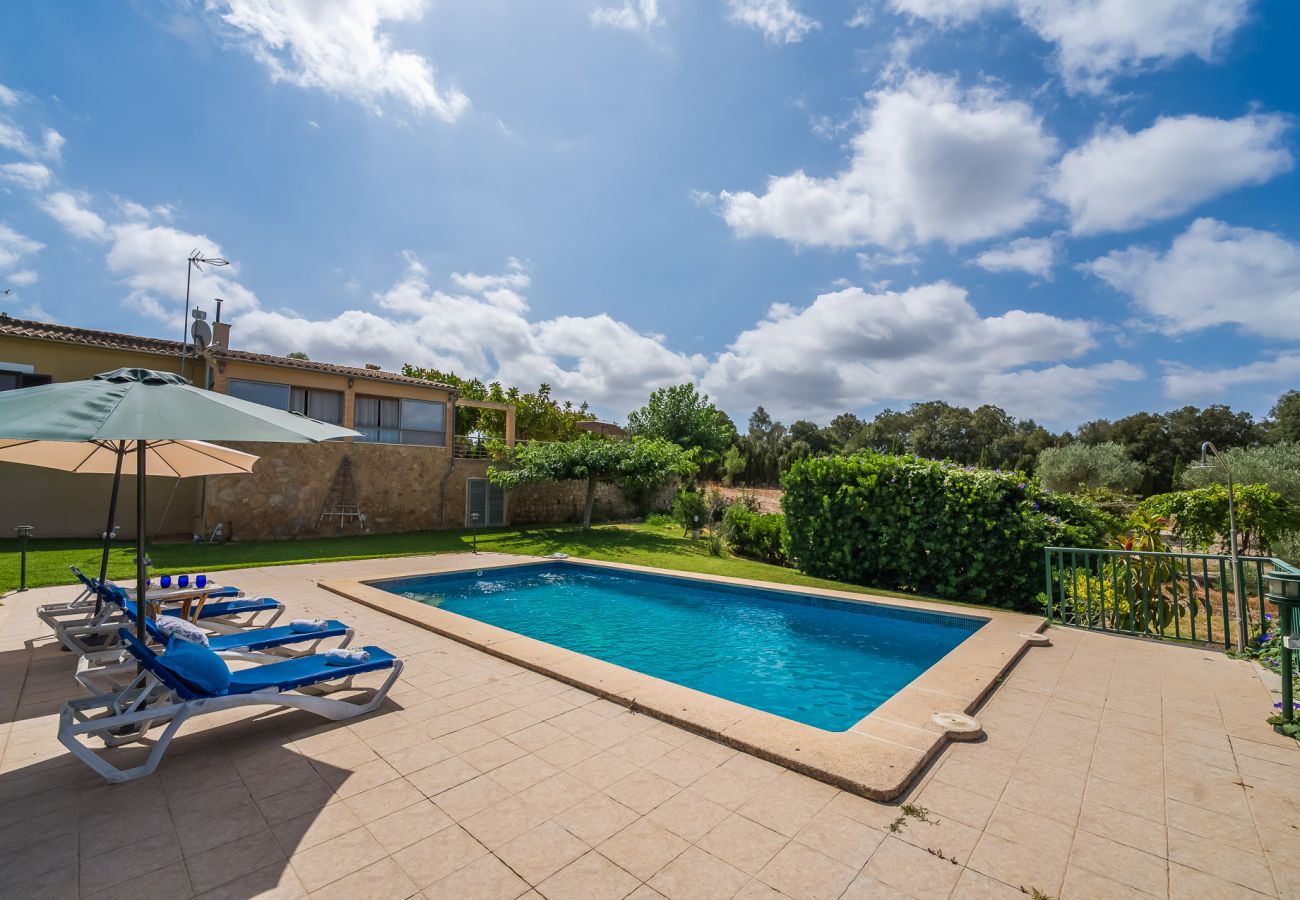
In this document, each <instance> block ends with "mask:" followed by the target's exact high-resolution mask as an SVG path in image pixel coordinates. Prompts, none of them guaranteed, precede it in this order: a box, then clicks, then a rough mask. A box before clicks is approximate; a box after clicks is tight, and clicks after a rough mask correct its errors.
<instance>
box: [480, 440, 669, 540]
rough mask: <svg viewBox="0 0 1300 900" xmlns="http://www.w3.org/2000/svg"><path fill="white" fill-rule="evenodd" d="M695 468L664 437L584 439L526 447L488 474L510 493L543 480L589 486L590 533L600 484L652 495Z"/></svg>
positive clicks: (585, 520) (585, 523) (586, 520)
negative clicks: (670, 481) (571, 482)
mask: <svg viewBox="0 0 1300 900" xmlns="http://www.w3.org/2000/svg"><path fill="white" fill-rule="evenodd" d="M694 468H695V467H694V464H693V463H692V462H691V460H690V457H689V455H688V454H687V452H686V451H685V450H683V449H682V448H681V447H679V446H677V445H676V444H674V443H672V442H671V441H667V440H664V439H663V438H658V437H656V438H644V437H638V436H633V437H631V438H629V439H627V440H607V439H604V438H597V437H592V436H590V435H584V436H583V437H581V438H579V439H577V440H573V441H555V442H549V443H546V442H537V443H530V444H525V445H524V446H522V447H520V448H519V449H518V450H517V451H515V453H514V454H513V455H511V456H510V457H509V458H508V460H507V461H506V462H505V463H504V464H503V465H501V466H492V467H491V468H489V469H488V471H487V475H488V478H489V479H490V480H491V481H492V483H493V484H498V485H500V486H501V487H503V488H505V489H506V490H510V489H511V488H515V487H518V486H519V485H521V484H529V483H533V482H539V481H586V482H587V497H586V503H585V506H584V510H583V514H582V527H583V528H584V529H585V528H590V527H591V511H592V507H593V506H594V505H595V502H596V486H597V484H599V483H600V482H602V481H606V482H613V483H615V484H619V485H622V486H623V487H625V488H628V489H630V490H633V491H647V490H652V489H654V488H655V487H658V486H659V485H662V484H664V483H665V482H667V481H668V480H669V479H671V478H674V477H686V476H688V475H690V474H691V473H692V472H693V471H694Z"/></svg>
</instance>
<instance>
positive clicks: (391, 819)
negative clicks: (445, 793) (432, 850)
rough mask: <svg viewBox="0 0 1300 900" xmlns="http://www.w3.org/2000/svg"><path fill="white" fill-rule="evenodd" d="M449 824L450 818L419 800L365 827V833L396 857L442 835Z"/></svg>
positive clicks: (430, 802)
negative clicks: (399, 853)
mask: <svg viewBox="0 0 1300 900" xmlns="http://www.w3.org/2000/svg"><path fill="white" fill-rule="evenodd" d="M451 823H452V822H451V817H450V816H448V815H447V814H446V813H444V812H443V811H442V810H441V809H439V808H438V807H437V806H435V805H434V804H433V802H432V801H431V800H421V801H420V802H419V803H415V804H412V805H411V806H407V807H404V808H402V809H399V810H398V811H397V812H394V813H389V814H388V815H386V816H384V817H382V818H380V819H376V820H375V821H373V822H370V823H369V824H367V825H366V830H368V831H369V832H370V833H371V834H372V835H373V836H374V838H375V840H377V841H379V845H380V846H381V847H383V848H384V849H385V850H386V851H388V852H389V853H395V852H397V851H398V850H401V849H402V848H403V847H409V846H410V845H411V844H414V843H415V842H416V841H418V840H421V839H423V838H426V837H428V836H429V835H431V834H435V833H437V832H439V831H441V830H442V829H444V828H446V827H447V826H448V825H450V824H451Z"/></svg>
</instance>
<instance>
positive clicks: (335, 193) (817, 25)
mask: <svg viewBox="0 0 1300 900" xmlns="http://www.w3.org/2000/svg"><path fill="white" fill-rule="evenodd" d="M4 19H5V22H4V27H3V28H0V85H3V86H4V89H3V90H0V281H3V282H5V284H4V287H6V288H8V289H9V290H11V291H12V293H11V294H9V295H8V296H4V297H3V298H2V300H3V303H0V307H3V308H4V309H6V310H7V311H8V312H10V314H12V315H18V316H30V317H36V318H48V319H53V320H57V321H60V322H65V323H69V324H76V325H83V326H87V327H98V328H106V329H114V330H123V331H131V332H137V333H144V334H153V335H159V336H164V337H172V336H179V334H180V330H181V318H182V307H183V292H184V275H185V257H186V255H187V254H188V253H189V251H190V250H191V249H194V248H198V249H202V250H204V251H207V252H209V253H214V254H220V255H223V256H225V257H227V258H229V259H230V260H231V261H232V262H233V263H234V265H232V266H230V267H228V268H225V269H220V270H213V271H211V272H209V273H207V274H205V275H203V276H201V277H200V279H199V280H198V281H196V286H195V290H194V298H195V300H196V301H197V302H198V304H199V305H200V306H204V307H208V308H209V309H210V308H211V302H210V300H211V298H213V297H216V296H221V297H223V298H225V299H226V301H227V303H226V306H225V310H226V312H225V314H226V317H227V318H229V319H230V320H232V321H233V323H234V334H233V338H232V343H233V345H234V346H235V347H238V348H242V349H254V350H262V351H267V352H275V353H284V352H288V351H292V350H304V351H306V352H308V353H309V354H310V355H311V356H312V358H314V359H322V360H330V361H336V362H349V363H366V362H374V363H380V364H382V365H384V366H386V367H395V366H399V365H400V364H401V363H402V362H406V361H410V362H414V363H418V364H423V365H430V366H436V367H439V368H444V369H454V370H455V371H456V372H457V373H459V374H462V375H475V376H480V377H484V378H501V379H503V380H505V381H508V382H511V383H518V384H521V385H525V386H531V385H535V384H536V383H537V382H538V381H543V380H544V381H547V382H549V383H550V384H552V385H553V388H554V390H555V392H556V394H557V395H559V396H560V397H563V398H570V399H574V400H583V399H586V400H589V401H591V402H592V404H593V406H594V407H595V408H596V409H597V410H598V411H599V412H601V413H602V414H604V415H607V416H609V417H612V418H615V419H622V418H623V417H625V415H626V413H627V411H628V410H629V409H631V408H633V407H634V406H636V405H638V404H639V403H640V402H641V401H642V400H643V399H644V397H645V396H646V395H647V394H648V392H649V391H650V390H651V389H652V388H654V387H657V386H660V385H663V384H670V383H676V382H679V381H682V380H686V379H693V380H695V381H697V382H698V383H699V384H701V385H702V387H703V388H704V389H705V390H707V391H708V392H709V393H710V394H711V395H712V396H713V397H714V398H715V399H716V400H717V401H718V402H719V403H720V405H721V406H723V407H724V408H725V409H727V410H728V411H729V412H731V413H732V415H733V416H735V417H736V418H737V419H741V420H743V418H744V417H746V416H748V414H749V412H750V411H751V410H752V409H753V407H754V406H755V405H756V404H758V403H762V404H764V405H765V406H766V407H767V408H768V409H769V410H770V411H772V412H773V413H774V414H775V415H777V416H778V417H780V418H783V419H784V420H786V421H787V422H788V421H790V420H792V419H795V418H800V417H811V418H814V419H819V420H822V421H825V420H826V419H828V418H829V417H830V416H831V415H834V414H835V413H837V412H840V411H843V410H853V411H856V412H859V413H860V414H867V415H869V414H871V413H873V412H875V411H876V410H878V409H880V408H882V407H884V406H891V407H894V408H900V407H905V406H906V405H908V404H909V403H911V402H914V401H918V400H928V399H933V398H941V399H945V400H949V401H951V402H955V403H962V404H966V405H976V404H979V403H984V402H991V403H997V404H999V405H1002V406H1003V407H1004V408H1006V409H1007V410H1008V411H1009V412H1011V413H1013V414H1014V415H1018V416H1032V417H1034V418H1036V419H1038V420H1039V421H1041V422H1045V423H1047V424H1049V425H1051V426H1053V427H1058V428H1062V427H1071V426H1073V425H1075V424H1077V423H1078V422H1079V421H1082V420H1084V419H1087V418H1091V417H1095V416H1099V415H1105V416H1119V415H1124V414H1126V413H1128V412H1132V411H1134V410H1137V409H1167V408H1172V407H1175V406H1180V405H1183V404H1186V403H1194V404H1198V405H1204V404H1207V403H1212V402H1229V403H1231V404H1233V405H1234V406H1237V407H1240V408H1245V409H1249V410H1251V411H1252V412H1254V413H1256V414H1257V415H1260V414H1263V413H1265V412H1267V410H1268V408H1269V406H1270V405H1271V404H1272V402H1273V400H1274V399H1275V398H1276V397H1277V395H1278V394H1279V393H1280V392H1281V391H1283V390H1285V389H1287V388H1290V387H1297V386H1300V346H1298V344H1300V202H1298V201H1300V174H1298V173H1297V169H1296V156H1297V155H1298V154H1300V144H1298V135H1300V131H1298V130H1297V125H1298V124H1300V123H1297V121H1296V116H1295V114H1296V113H1297V112H1298V111H1300V88H1298V87H1297V85H1298V84H1300V65H1297V63H1296V60H1295V54H1294V48H1293V46H1292V44H1293V42H1294V36H1295V35H1296V34H1300V6H1298V5H1297V4H1295V3H1292V2H1287V0H1271V2H1270V0H1253V2H1252V0H1145V2H1144V3H1141V4H1135V3H1127V2H1118V0H881V2H873V3H863V4H853V3H844V2H840V3H834V2H829V0H827V2H818V0H691V2H687V0H658V2H655V0H575V2H561V0H554V2H549V3H545V4H539V3H527V2H521V0H514V2H507V0H479V2H475V3H451V2H447V0H319V2H315V0H212V2H207V3H188V2H179V0H177V2H163V3H145V2H143V0H141V2H139V3H135V4H129V5H128V4H77V5H75V7H74V6H68V5H64V4H49V3H38V2H30V3H21V2H20V3H14V4H9V5H7V7H6V12H5V14H4Z"/></svg>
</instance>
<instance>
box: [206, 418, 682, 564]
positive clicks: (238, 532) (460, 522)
mask: <svg viewBox="0 0 1300 900" xmlns="http://www.w3.org/2000/svg"><path fill="white" fill-rule="evenodd" d="M230 446H232V447H235V448H237V449H239V450H243V451H245V452H247V453H253V454H255V455H257V456H260V457H261V459H260V460H259V461H258V463H257V465H256V466H255V467H254V469H253V472H252V474H251V475H221V476H215V477H211V478H208V479H206V482H207V484H206V487H205V489H204V496H203V526H204V533H205V534H211V533H212V530H213V528H215V527H216V525H217V524H218V523H220V524H221V526H222V530H223V532H224V534H225V536H226V537H227V538H228V539H233V540H266V539H280V538H304V537H320V536H331V535H338V534H364V533H369V534H390V533H394V532H401V531H425V530H431V529H439V528H463V527H465V505H466V493H467V492H466V481H467V479H470V478H483V477H485V476H486V474H487V469H488V467H489V466H490V465H491V463H490V462H488V461H487V460H471V459H456V460H454V461H453V460H452V459H451V458H450V455H449V453H448V452H447V451H446V450H443V449H440V448H435V447H415V446H403V445H396V444H367V443H353V444H348V443H344V442H337V441H331V442H328V443H324V444H266V443H231V444H230ZM345 456H346V457H347V458H348V459H350V460H351V464H352V478H353V482H354V484H355V488H356V499H357V505H358V506H359V507H360V509H361V513H362V515H364V516H365V520H364V521H363V522H358V521H356V520H348V521H345V522H343V523H340V522H339V520H338V519H334V520H332V521H325V522H322V521H321V513H322V512H323V511H324V509H325V506H326V503H327V501H328V498H329V493H330V488H331V486H332V485H333V483H334V479H335V476H336V474H337V472H338V470H339V466H340V464H341V463H342V461H343V458H344V457H345ZM449 464H450V470H449V469H448V466H449ZM585 495H586V485H585V483H583V482H576V481H573V482H562V483H559V484H535V485H527V486H524V487H521V488H519V489H517V490H515V491H512V492H511V493H510V495H509V497H508V498H507V500H506V516H507V521H508V522H509V523H510V524H517V525H530V524H545V523H551V522H577V521H581V519H582V504H583V500H584V499H585ZM671 503H672V490H671V489H670V488H665V489H664V490H662V491H659V492H658V493H657V494H656V495H655V496H653V497H652V498H650V499H649V502H648V505H649V508H651V509H659V508H666V507H667V506H669V505H671ZM640 513H641V504H638V503H636V502H635V501H634V500H633V499H631V498H628V497H627V496H625V495H624V493H623V491H622V490H620V489H619V488H617V487H615V486H613V485H601V486H600V487H599V488H598V490H597V493H596V506H595V513H594V516H593V518H594V519H596V520H597V521H609V520H618V519H629V518H634V517H636V516H638V515H640Z"/></svg>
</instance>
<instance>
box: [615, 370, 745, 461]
mask: <svg viewBox="0 0 1300 900" xmlns="http://www.w3.org/2000/svg"><path fill="white" fill-rule="evenodd" d="M627 430H628V432H629V433H630V434H634V435H640V436H641V437H647V438H663V439H664V440H666V441H671V442H672V443H674V444H676V445H677V446H679V447H681V448H682V449H683V450H687V451H694V452H695V453H696V458H697V460H698V461H699V462H701V463H710V462H714V461H716V460H718V459H720V458H721V457H722V454H723V453H724V452H726V450H727V448H728V447H729V446H731V440H732V438H733V437H734V436H735V433H736V428H735V426H734V425H732V424H731V419H729V418H727V417H726V416H724V415H723V414H722V413H720V412H719V411H718V408H717V407H716V406H714V405H713V404H712V403H710V402H709V395H708V394H701V393H700V392H699V391H698V390H696V388H695V385H693V384H691V383H690V382H686V383H685V384H677V385H673V386H672V387H663V388H659V389H658V390H656V391H654V392H653V393H651V394H650V400H649V401H648V402H647V403H646V405H645V406H643V407H641V408H640V409H638V410H636V411H634V412H632V413H631V414H630V415H628V417H627Z"/></svg>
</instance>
